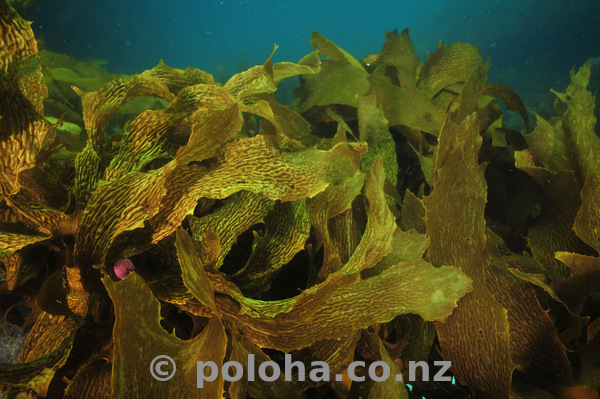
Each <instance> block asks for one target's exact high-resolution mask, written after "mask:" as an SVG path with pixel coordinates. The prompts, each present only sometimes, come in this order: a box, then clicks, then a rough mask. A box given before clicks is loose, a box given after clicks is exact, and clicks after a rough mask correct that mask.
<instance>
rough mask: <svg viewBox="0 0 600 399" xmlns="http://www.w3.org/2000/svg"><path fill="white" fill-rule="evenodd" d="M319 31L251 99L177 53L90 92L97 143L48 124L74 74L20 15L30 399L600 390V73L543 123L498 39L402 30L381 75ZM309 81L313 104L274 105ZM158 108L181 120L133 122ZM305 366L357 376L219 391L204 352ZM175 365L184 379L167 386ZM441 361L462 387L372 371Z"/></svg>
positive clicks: (4, 118)
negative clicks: (506, 65) (493, 79)
mask: <svg viewBox="0 0 600 399" xmlns="http://www.w3.org/2000/svg"><path fill="white" fill-rule="evenodd" d="M310 40H311V43H312V45H313V47H314V49H315V51H314V52H313V53H311V54H309V55H307V56H306V57H304V58H303V59H302V60H301V61H300V62H298V63H289V62H282V63H274V64H273V63H272V62H271V58H270V57H269V58H268V59H267V61H266V62H265V63H264V64H263V65H259V66H255V67H253V68H250V69H249V70H247V71H244V72H241V73H238V74H236V75H235V76H233V77H232V78H231V79H229V80H228V81H227V82H226V83H225V84H216V83H215V82H214V80H213V78H212V76H211V75H210V74H208V73H206V72H203V71H201V70H198V69H194V68H187V69H186V70H179V69H175V68H170V67H168V66H166V65H164V64H163V63H162V62H161V63H160V64H159V65H158V66H156V67H155V68H153V69H151V70H148V71H145V72H143V73H141V74H139V75H135V76H133V77H130V78H126V79H125V78H114V79H112V80H110V81H109V82H108V83H107V84H106V85H104V86H103V87H102V88H100V89H98V90H93V91H89V90H88V91H84V90H82V89H81V88H78V87H75V86H74V87H73V89H72V90H75V92H76V93H77V94H78V96H79V98H80V104H79V105H76V106H74V109H79V110H80V111H79V116H80V118H81V121H82V124H83V127H84V129H83V130H82V131H81V132H77V133H76V134H75V135H73V133H69V132H67V131H65V130H63V125H62V124H61V123H62V121H61V120H60V115H54V116H55V117H56V118H59V120H58V121H56V118H55V119H53V121H54V122H51V121H50V120H51V118H50V116H48V115H46V116H47V117H48V118H45V117H44V106H45V104H48V101H49V100H50V97H54V99H55V100H56V98H58V97H59V96H57V94H56V93H57V91H56V87H57V81H56V79H53V78H52V71H51V70H50V69H49V68H47V67H45V66H44V64H43V60H42V63H41V65H40V61H39V57H37V54H38V50H37V43H36V40H35V38H34V36H33V33H32V31H31V29H30V27H29V23H28V22H26V21H24V20H23V19H21V18H20V17H19V16H18V15H17V14H16V12H15V11H14V10H13V9H12V7H11V6H10V5H9V4H8V3H7V1H6V0H2V1H1V2H0V49H1V50H0V51H1V53H0V90H1V94H0V151H1V153H0V262H1V263H2V264H3V273H4V277H3V282H2V290H1V295H2V309H3V312H2V314H3V320H4V323H5V329H6V322H7V321H8V322H9V323H10V324H11V325H17V326H18V327H22V328H23V329H24V331H26V332H27V333H28V334H27V336H26V339H25V342H24V346H23V349H22V351H21V353H20V356H19V358H18V362H17V364H5V365H0V384H1V385H2V389H3V391H4V392H7V397H8V398H15V397H23V396H18V395H19V394H20V395H23V394H24V393H25V394H26V395H28V396H26V397H38V396H39V397H50V398H59V397H65V398H108V397H114V398H188V397H202V398H219V397H223V396H225V397H232V398H246V397H252V398H293V397H305V398H325V397H332V398H333V397H335V398H346V397H347V398H421V397H426V398H509V397H512V398H553V397H561V398H593V397H598V396H597V391H596V390H597V389H598V387H599V386H600V319H599V314H600V306H599V303H600V296H599V293H600V258H599V255H598V254H599V252H600V162H599V159H600V140H599V138H598V136H597V135H595V133H594V124H595V118H594V114H593V111H594V102H595V98H594V96H593V95H592V94H591V93H590V92H588V91H586V86H587V83H588V79H589V75H590V65H589V64H586V65H584V66H583V67H582V68H581V69H579V71H578V72H577V73H572V75H571V84H570V85H569V87H568V88H567V90H566V92H565V93H558V92H556V93H555V94H556V97H557V100H556V102H555V110H556V114H557V116H556V117H553V118H551V119H550V120H544V119H542V118H541V117H539V116H536V122H537V123H536V127H535V129H534V130H533V131H531V132H530V127H529V124H530V122H529V115H528V112H527V110H526V108H525V106H524V104H523V102H522V101H521V99H520V98H519V97H518V96H517V95H516V93H515V92H513V91H512V90H510V89H509V88H507V87H504V86H503V85H501V84H494V83H487V70H488V67H489V62H488V63H483V62H482V60H481V56H480V54H479V53H478V51H477V49H476V48H475V47H474V46H471V45H468V44H462V43H456V44H453V45H451V46H446V45H443V44H440V47H439V48H438V49H437V51H435V52H434V53H432V54H430V55H429V56H428V58H427V60H426V61H425V62H421V61H420V60H419V58H418V57H417V55H416V53H415V51H414V49H413V46H412V43H411V41H410V38H409V36H408V32H407V31H404V32H402V34H398V33H397V32H390V33H387V34H386V37H385V43H384V45H383V48H382V50H381V52H379V53H377V54H374V55H372V56H369V57H367V58H365V59H363V60H361V61H358V60H356V59H355V58H353V57H352V56H351V55H350V54H348V53H346V52H345V51H343V50H342V49H340V48H339V47H337V46H336V45H335V44H333V43H332V42H331V41H329V40H328V39H326V38H324V37H322V36H321V35H319V34H318V33H314V34H313V35H312V36H311V38H310ZM55 72H56V71H55ZM63 72H64V71H63ZM63 75H64V73H63ZM294 76H300V81H301V84H300V86H299V87H298V89H297V90H296V92H295V94H296V98H297V100H296V103H295V104H294V106H293V110H292V109H290V107H287V106H284V105H282V104H280V103H278V102H277V101H276V100H275V98H274V94H273V93H274V92H275V90H276V88H277V84H278V83H279V82H280V81H282V80H283V79H287V78H290V77H294ZM67 81H68V79H67ZM49 87H50V96H49V89H48V88H49ZM61 87H63V89H64V87H65V86H64V84H63V85H62V86H61ZM64 90H68V91H69V92H70V93H71V94H73V92H72V91H71V89H70V88H68V87H67V89H64ZM141 97H153V98H157V99H161V101H162V103H163V104H166V106H164V107H154V106H153V107H150V108H149V109H145V110H143V111H142V112H140V113H139V114H137V116H135V117H134V118H133V119H132V120H130V121H128V122H127V123H126V124H125V125H124V126H122V132H114V131H111V129H109V128H108V126H109V123H110V122H111V120H113V121H114V119H115V115H116V114H117V112H118V111H119V110H120V109H121V108H123V107H124V106H125V105H126V104H127V103H128V102H130V101H131V100H134V99H136V98H141ZM500 104H504V113H505V114H506V112H511V113H516V114H517V115H520V117H521V118H522V120H523V122H522V127H523V130H522V131H521V132H519V131H517V130H514V129H509V128H508V127H507V126H505V125H504V124H503V121H502V120H503V119H502V115H503V108H502V107H501V105H500ZM113 124H114V123H113ZM79 139H81V140H82V143H83V145H82V146H81V148H80V149H77V150H73V148H72V147H73V146H72V145H71V144H72V143H73V142H74V141H75V142H77V140H79ZM131 268H135V270H134V271H131V272H130V273H129V275H127V277H124V276H125V275H126V274H127V273H128V272H129V271H130V269H131ZM123 277H124V278H123ZM24 308H31V309H32V310H31V312H24V311H23V309H24ZM284 353H291V354H292V357H293V359H294V360H300V361H303V362H305V363H306V364H307V365H308V364H310V362H311V361H315V360H322V361H326V362H327V363H328V364H329V367H330V371H331V375H332V378H331V382H310V381H299V380H298V379H297V378H295V380H294V381H292V382H284V381H283V375H282V377H281V378H280V379H279V380H277V381H275V382H260V381H247V380H245V379H242V380H240V381H237V382H224V381H223V379H222V376H219V378H217V379H216V380H215V381H213V382H207V383H205V387H204V388H203V389H202V390H199V389H197V388H196V361H197V360H203V361H208V360H212V361H214V362H215V363H216V364H218V365H222V364H223V363H224V362H226V361H229V360H237V361H239V362H241V363H242V364H244V366H245V367H246V366H247V363H246V359H247V355H248V354H254V355H255V356H256V361H257V363H259V362H263V361H266V360H269V359H273V360H275V361H277V362H282V359H283V354H284ZM157 355H168V356H170V357H172V358H173V359H174V360H175V362H176V364H177V373H176V374H175V376H174V378H173V379H171V380H169V381H167V382H158V381H155V380H153V379H152V377H151V375H150V373H149V368H148V367H149V364H150V362H151V360H152V359H153V358H154V357H155V356H157ZM441 359H444V360H450V361H451V362H452V366H451V368H450V372H451V373H452V375H453V376H454V377H455V378H454V379H453V380H452V382H433V381H423V379H424V378H423V375H417V380H416V381H414V382H410V385H405V384H404V383H402V382H396V381H395V380H394V379H393V378H392V379H389V380H387V381H382V382H376V381H373V380H370V379H369V378H367V380H366V381H365V382H361V383H358V382H354V383H353V382H352V381H350V379H349V377H348V374H347V366H348V364H349V363H350V362H351V361H353V360H362V361H364V362H365V365H366V368H368V366H369V364H371V363H372V362H375V361H384V362H386V363H387V364H388V365H389V366H390V367H391V370H392V374H396V373H403V375H404V378H405V379H408V377H409V376H408V375H407V369H408V367H407V365H408V364H409V362H411V361H425V362H428V363H429V364H430V366H431V369H432V370H435V369H436V368H435V367H434V362H435V361H437V360H441ZM366 368H358V374H359V375H364V374H365V373H366ZM307 373H308V371H307ZM337 373H340V374H342V375H343V378H342V380H341V381H335V378H333V375H335V374H337ZM431 376H433V373H432V375H431Z"/></svg>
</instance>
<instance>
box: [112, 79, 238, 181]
mask: <svg viewBox="0 0 600 399" xmlns="http://www.w3.org/2000/svg"><path fill="white" fill-rule="evenodd" d="M190 117H191V118H190ZM186 118H190V120H191V122H192V128H191V129H192V131H191V135H190V137H189V139H188V140H187V145H185V146H182V147H179V148H178V144H179V145H181V144H184V143H181V141H182V139H181V138H179V137H177V135H178V134H180V133H179V132H177V128H178V127H179V126H180V125H182V124H183V122H184V120H185V119H186ZM242 122H243V120H242V116H241V114H240V111H239V110H238V107H237V105H236V104H235V103H234V98H233V96H232V95H231V94H230V93H229V92H228V91H227V90H225V89H223V88H222V87H220V86H216V85H202V84H201V85H196V86H192V87H188V88H184V89H182V90H181V91H180V93H179V96H178V97H177V100H176V101H174V102H173V103H172V104H171V105H170V106H169V107H168V108H167V109H163V110H146V111H144V112H142V113H141V114H140V115H138V116H137V117H136V118H135V119H134V120H133V121H132V122H130V123H129V124H128V125H127V128H126V130H125V134H124V136H123V139H122V140H121V145H120V148H119V152H118V154H117V155H116V156H115V157H114V158H113V159H112V161H111V163H110V165H109V167H108V168H107V169H106V171H105V174H104V179H105V180H111V179H115V178H117V177H120V176H123V175H125V174H126V173H129V172H137V171H141V170H143V168H144V167H145V166H146V165H148V164H150V163H151V162H152V161H153V160H155V159H159V158H166V159H170V158H173V157H174V156H175V153H176V151H177V153H176V154H177V157H178V159H179V161H180V162H182V163H189V162H191V161H194V160H195V161H202V160H204V159H207V158H210V157H212V156H213V155H214V153H215V152H216V151H217V150H218V149H219V148H220V147H221V146H222V145H223V144H224V143H225V142H227V141H229V140H230V139H232V138H233V136H234V135H235V133H236V132H237V131H238V130H239V129H240V127H241V126H242ZM185 139H186V138H185V137H184V140H185Z"/></svg>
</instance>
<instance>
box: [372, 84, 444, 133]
mask: <svg viewBox="0 0 600 399" xmlns="http://www.w3.org/2000/svg"><path fill="white" fill-rule="evenodd" d="M369 82H370V83H371V92H372V93H374V94H375V96H376V97H377V105H378V106H379V108H381V110H382V111H383V114H384V115H385V117H386V119H387V120H388V125H389V126H396V125H403V126H408V127H411V128H414V129H418V130H422V131H424V132H426V133H429V134H432V135H434V136H437V135H439V132H440V128H441V126H442V124H443V123H444V119H445V118H446V111H445V110H443V109H441V108H439V107H437V106H436V105H434V104H433V103H431V101H430V100H429V99H428V98H426V97H425V96H423V95H422V94H420V93H419V92H417V91H416V90H413V89H407V88H404V87H398V86H395V85H393V84H391V83H389V82H387V81H386V80H385V79H384V78H383V77H381V76H376V75H371V76H370V77H369Z"/></svg>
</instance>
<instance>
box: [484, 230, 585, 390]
mask: <svg viewBox="0 0 600 399" xmlns="http://www.w3.org/2000/svg"><path fill="white" fill-rule="evenodd" d="M488 237H489V236H488ZM489 241H490V247H491V248H498V247H501V246H502V245H503V243H502V241H501V239H500V238H499V237H494V238H491V237H490V239H489ZM506 249H508V248H506ZM506 252H508V251H506ZM520 256H522V255H517V254H511V255H509V256H508V257H500V256H496V257H491V259H489V260H488V264H489V266H488V267H487V268H486V272H487V273H486V285H487V287H488V289H489V291H490V292H491V293H492V294H493V296H494V298H495V299H496V301H498V303H500V304H501V305H502V306H503V307H504V308H506V309H507V311H508V312H507V317H508V324H509V326H510V331H509V332H510V359H511V362H512V363H514V365H515V366H516V367H517V369H518V370H519V371H521V372H522V373H524V374H526V375H528V376H529V377H530V378H532V379H533V380H534V381H539V380H543V379H544V378H548V377H546V376H550V375H551V376H552V381H553V382H555V383H562V384H566V385H571V384H573V374H572V371H571V367H570V365H569V360H568V358H567V353H566V351H565V348H564V346H563V344H562V342H561V340H560V339H559V337H558V331H557V330H556V327H555V326H554V322H553V320H552V319H551V318H550V316H549V315H548V313H547V311H546V310H545V309H544V308H543V307H542V306H541V305H540V303H539V301H538V298H537V294H536V292H535V291H534V289H533V287H531V286H530V285H529V284H528V283H526V282H523V281H520V280H519V279H517V278H516V277H515V276H513V275H512V274H511V273H510V272H509V271H507V270H505V267H506V266H505V265H506V263H510V262H514V263H517V262H519V259H518V258H519V257H520ZM510 258H513V260H511V259H510Z"/></svg>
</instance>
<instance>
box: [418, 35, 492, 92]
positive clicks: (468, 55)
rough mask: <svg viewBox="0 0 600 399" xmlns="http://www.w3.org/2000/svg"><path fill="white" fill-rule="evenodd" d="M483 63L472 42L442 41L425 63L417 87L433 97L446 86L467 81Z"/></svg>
mask: <svg viewBox="0 0 600 399" xmlns="http://www.w3.org/2000/svg"><path fill="white" fill-rule="evenodd" d="M481 63H482V62H481V55H480V54H479V50H478V49H477V47H475V46H473V45H472V44H465V43H454V44H452V45H450V46H446V45H444V44H442V43H440V46H439V47H438V49H437V50H436V51H434V52H433V53H432V54H430V55H429V57H427V61H425V64H423V67H422V68H421V70H420V72H419V78H418V81H417V87H418V88H419V90H421V91H422V92H423V93H424V95H425V96H426V97H427V98H429V99H432V98H434V97H435V95H436V94H438V93H439V92H440V91H441V90H443V89H445V88H446V87H449V86H452V85H455V84H457V83H464V82H466V81H467V80H468V79H469V76H471V74H472V73H473V71H475V69H476V68H477V67H479V66H480V65H481Z"/></svg>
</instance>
